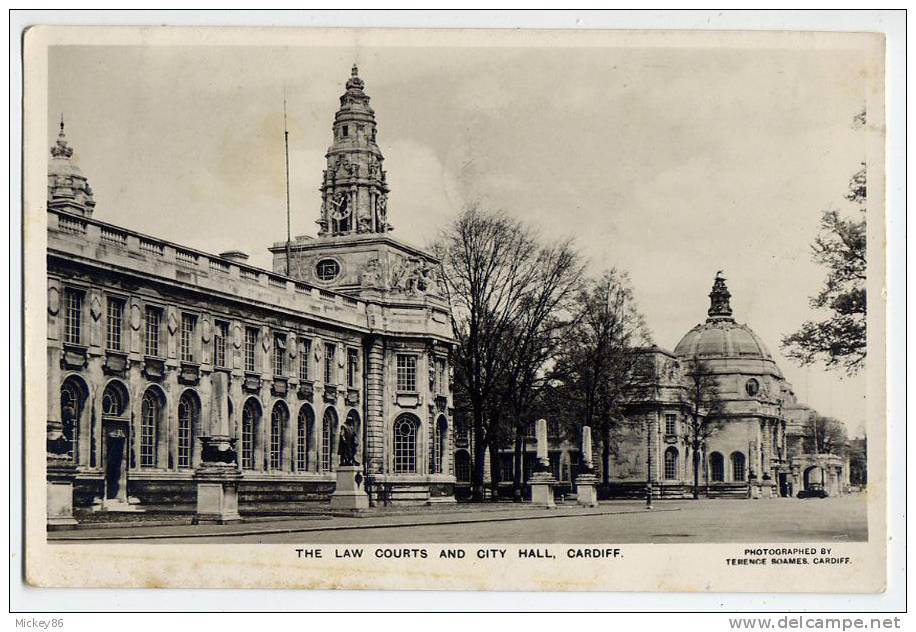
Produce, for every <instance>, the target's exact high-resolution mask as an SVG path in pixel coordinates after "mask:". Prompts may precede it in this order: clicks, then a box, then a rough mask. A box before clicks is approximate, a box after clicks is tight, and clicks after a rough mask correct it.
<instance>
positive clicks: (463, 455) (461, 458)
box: [455, 450, 471, 483]
mask: <svg viewBox="0 0 916 632" xmlns="http://www.w3.org/2000/svg"><path fill="white" fill-rule="evenodd" d="M455 479H456V480H457V481H458V482H459V483H470V482H471V455H470V454H468V451H467V450H458V451H457V452H455Z"/></svg>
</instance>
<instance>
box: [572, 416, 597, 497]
mask: <svg viewBox="0 0 916 632" xmlns="http://www.w3.org/2000/svg"><path fill="white" fill-rule="evenodd" d="M582 464H583V466H584V467H585V471H584V472H582V473H580V474H579V475H578V476H577V477H576V502H578V503H579V504H580V505H582V506H584V507H597V506H598V493H597V492H596V490H595V484H596V483H597V482H598V479H597V477H596V476H595V468H594V463H593V461H592V429H591V428H590V427H589V426H584V427H583V428H582Z"/></svg>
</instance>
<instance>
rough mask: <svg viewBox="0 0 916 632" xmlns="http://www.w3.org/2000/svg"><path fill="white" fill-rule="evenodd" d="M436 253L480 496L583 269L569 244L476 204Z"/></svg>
mask: <svg viewBox="0 0 916 632" xmlns="http://www.w3.org/2000/svg"><path fill="white" fill-rule="evenodd" d="M436 252H437V254H438V256H439V259H440V261H441V265H442V278H443V282H444V283H443V285H444V289H445V293H446V296H447V298H448V300H449V303H450V305H451V308H452V310H451V311H452V329H453V331H454V335H455V338H456V339H457V341H458V349H457V353H456V363H457V364H458V365H459V370H457V371H456V385H457V386H458V388H459V389H461V390H462V391H463V392H464V395H465V396H466V399H467V401H468V402H469V405H470V409H471V417H472V428H473V439H474V463H473V472H472V488H473V495H474V498H475V500H481V499H482V498H483V496H484V460H485V455H486V452H487V448H488V447H489V448H490V451H491V457H492V458H491V468H492V469H491V481H492V482H493V483H494V485H496V484H498V479H499V467H498V458H496V457H497V456H498V454H497V452H496V451H497V450H498V446H499V445H502V444H505V442H507V441H508V440H509V438H510V437H511V427H509V428H507V427H506V423H507V418H508V417H509V414H517V413H518V412H519V411H520V410H522V409H523V408H524V406H525V401H526V400H527V398H528V397H529V391H530V390H531V389H532V388H533V386H534V383H535V381H536V380H537V379H538V374H539V371H540V367H541V365H542V364H543V360H542V358H543V357H544V355H545V352H544V347H545V336H546V340H549V338H550V333H549V332H550V331H552V329H553V326H554V325H553V324H552V323H553V320H552V319H553V317H554V312H555V310H557V309H558V307H559V306H560V305H561V304H562V302H563V300H564V296H565V295H566V294H567V293H568V292H569V290H568V289H566V288H567V285H568V284H569V283H570V282H573V281H575V280H576V279H577V278H578V277H579V276H580V275H581V267H580V264H579V263H578V257H577V256H576V255H575V253H574V251H573V250H572V247H571V245H570V244H569V243H568V242H561V243H559V244H557V245H554V246H549V247H543V246H541V245H540V243H539V240H538V238H537V236H536V235H535V234H534V232H533V231H532V230H531V229H529V228H528V227H527V226H525V225H524V224H522V223H521V222H519V221H517V220H514V219H512V218H510V217H509V216H508V215H507V214H506V213H504V212H501V211H499V212H492V213H487V212H484V211H481V210H480V209H478V208H477V207H470V208H468V209H466V210H465V211H463V212H462V213H461V214H460V215H459V216H458V217H457V218H456V219H455V220H454V222H452V224H451V225H450V226H449V227H448V228H447V229H446V230H445V231H444V232H443V233H442V234H441V236H440V240H439V243H438V244H437V246H436ZM547 346H549V343H548V344H547ZM507 404H509V405H510V406H509V407H507ZM507 412H508V413H509V414H507Z"/></svg>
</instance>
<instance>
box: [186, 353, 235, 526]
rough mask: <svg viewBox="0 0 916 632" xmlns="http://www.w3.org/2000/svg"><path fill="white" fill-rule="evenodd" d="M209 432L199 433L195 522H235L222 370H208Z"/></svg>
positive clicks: (225, 385) (232, 453) (230, 443)
mask: <svg viewBox="0 0 916 632" xmlns="http://www.w3.org/2000/svg"><path fill="white" fill-rule="evenodd" d="M210 415H211V420H210V425H209V427H210V428H211V433H212V434H211V435H210V436H206V437H201V438H200V439H201V441H200V446H201V455H200V466H199V467H198V468H197V471H196V472H195V474H194V478H195V479H196V481H197V515H196V516H195V518H194V520H195V522H196V523H201V522H216V523H220V524H225V523H228V522H238V521H239V520H241V517H240V516H239V499H238V485H239V480H240V479H241V476H242V475H241V471H240V470H239V465H238V453H237V451H236V439H235V438H234V437H232V436H230V429H229V378H228V376H227V375H226V374H225V373H223V372H222V371H215V372H213V373H211V374H210Z"/></svg>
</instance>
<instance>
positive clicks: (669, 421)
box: [665, 415, 677, 435]
mask: <svg viewBox="0 0 916 632" xmlns="http://www.w3.org/2000/svg"><path fill="white" fill-rule="evenodd" d="M665 434H666V435H676V434H677V415H665Z"/></svg>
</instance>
